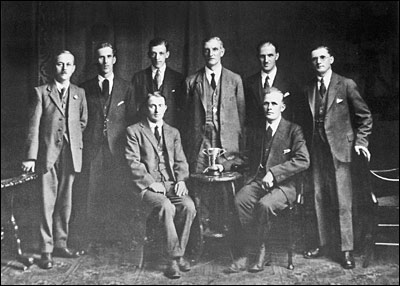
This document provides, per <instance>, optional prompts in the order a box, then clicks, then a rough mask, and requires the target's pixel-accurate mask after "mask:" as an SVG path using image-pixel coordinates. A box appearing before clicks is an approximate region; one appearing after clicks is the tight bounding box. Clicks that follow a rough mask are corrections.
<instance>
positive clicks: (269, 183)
mask: <svg viewBox="0 0 400 286" xmlns="http://www.w3.org/2000/svg"><path fill="white" fill-rule="evenodd" d="M261 186H262V188H263V189H264V190H265V191H267V190H268V189H271V188H272V187H274V175H272V173H271V172H269V171H268V172H267V174H266V175H265V176H264V178H263V179H262V181H261Z"/></svg>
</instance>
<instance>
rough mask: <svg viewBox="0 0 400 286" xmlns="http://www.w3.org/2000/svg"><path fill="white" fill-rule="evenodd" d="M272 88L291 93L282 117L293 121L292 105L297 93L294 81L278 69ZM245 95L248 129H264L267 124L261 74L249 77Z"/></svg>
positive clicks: (245, 86) (245, 85) (245, 84)
mask: <svg viewBox="0 0 400 286" xmlns="http://www.w3.org/2000/svg"><path fill="white" fill-rule="evenodd" d="M272 86H273V87H276V88H277V89H279V90H280V91H282V92H283V93H284V94H285V93H286V92H289V96H288V97H287V98H285V102H286V109H285V111H284V112H283V114H282V116H283V117H285V118H286V119H287V120H291V121H292V120H293V119H294V115H293V107H292V105H293V104H294V98H295V96H296V93H297V92H296V91H297V88H296V86H295V83H294V80H293V79H291V78H290V77H288V76H287V75H286V74H285V73H284V72H283V71H282V70H281V69H278V70H277V73H276V76H275V79H274V82H273V84H272ZM244 94H245V97H246V127H249V128H252V127H253V128H260V127H262V126H263V125H264V123H265V116H264V109H263V101H264V96H263V87H262V83H261V72H258V73H256V74H254V75H252V76H250V77H248V78H247V79H246V80H245V81H244Z"/></svg>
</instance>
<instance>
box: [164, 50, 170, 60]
mask: <svg viewBox="0 0 400 286" xmlns="http://www.w3.org/2000/svg"><path fill="white" fill-rule="evenodd" d="M165 58H166V59H168V58H169V51H168V52H166V53H165Z"/></svg>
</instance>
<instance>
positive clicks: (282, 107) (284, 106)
mask: <svg viewBox="0 0 400 286" xmlns="http://www.w3.org/2000/svg"><path fill="white" fill-rule="evenodd" d="M285 109H286V104H285V103H283V102H282V105H281V112H283V111H285Z"/></svg>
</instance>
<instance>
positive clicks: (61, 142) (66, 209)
mask: <svg viewBox="0 0 400 286" xmlns="http://www.w3.org/2000/svg"><path fill="white" fill-rule="evenodd" d="M54 60H55V65H54V68H55V76H54V81H53V82H51V83H49V84H45V85H42V86H39V87H36V88H35V93H34V95H33V96H32V97H30V98H29V111H28V116H29V124H28V135H27V141H26V151H25V158H26V160H25V161H23V162H22V170H23V171H25V172H37V173H38V174H39V185H40V192H41V199H42V202H41V221H40V239H41V241H40V248H41V252H42V255H41V259H40V260H39V266H40V267H41V268H43V269H50V268H52V267H53V257H52V255H54V256H59V257H65V258H75V257H78V256H79V253H77V252H74V251H72V250H71V249H69V248H68V247H67V239H68V229H69V226H68V224H69V219H70V216H71V207H72V206H71V205H72V184H73V182H74V178H75V173H79V172H80V171H81V167H82V147H83V142H82V132H83V130H84V129H85V127H86V122H87V106H86V98H85V91H84V90H83V89H81V88H79V87H77V86H76V85H73V84H72V83H70V78H71V76H72V74H73V73H74V71H75V62H74V61H75V58H74V56H73V55H72V54H71V52H69V51H66V50H63V51H61V52H59V53H58V54H56V56H55V58H54Z"/></svg>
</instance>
